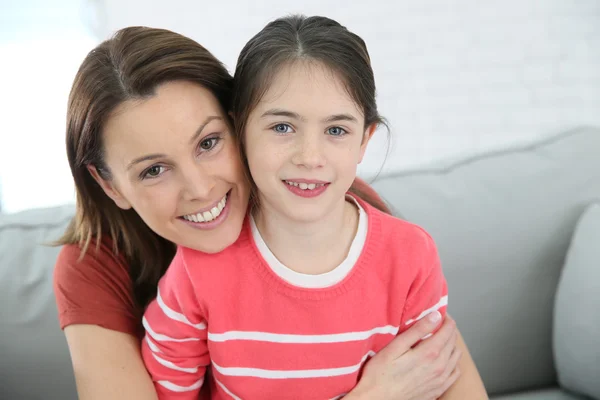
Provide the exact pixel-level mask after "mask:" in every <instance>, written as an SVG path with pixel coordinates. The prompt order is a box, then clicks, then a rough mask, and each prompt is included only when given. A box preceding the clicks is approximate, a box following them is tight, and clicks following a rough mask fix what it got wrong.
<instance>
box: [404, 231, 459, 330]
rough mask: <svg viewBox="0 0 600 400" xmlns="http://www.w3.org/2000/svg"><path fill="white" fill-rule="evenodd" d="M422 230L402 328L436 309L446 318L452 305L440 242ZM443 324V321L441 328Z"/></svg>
mask: <svg viewBox="0 0 600 400" xmlns="http://www.w3.org/2000/svg"><path fill="white" fill-rule="evenodd" d="M418 233H419V235H418V239H417V240H416V241H415V246H416V248H415V250H414V254H415V256H414V259H415V263H414V267H415V268H416V269H415V270H414V274H413V282H412V285H411V287H410V290H409V293H408V297H407V300H406V303H405V306H404V312H403V313H402V322H401V326H400V331H401V332H403V331H405V330H407V329H408V328H410V327H411V326H412V325H413V324H414V323H415V322H417V321H418V320H420V319H421V318H424V317H425V316H427V315H428V314H430V313H432V312H434V311H436V310H437V311H439V312H440V313H441V314H442V319H443V318H445V317H446V309H447V306H448V285H447V283H446V278H445V277H444V274H443V272H442V267H441V263H440V258H439V255H438V252H437V248H436V245H435V243H434V241H433V239H432V238H431V236H429V234H427V233H426V232H425V231H423V230H421V229H420V228H419V229H418ZM440 327H441V324H440V325H439V326H438V329H439V328H440ZM436 331H437V329H436Z"/></svg>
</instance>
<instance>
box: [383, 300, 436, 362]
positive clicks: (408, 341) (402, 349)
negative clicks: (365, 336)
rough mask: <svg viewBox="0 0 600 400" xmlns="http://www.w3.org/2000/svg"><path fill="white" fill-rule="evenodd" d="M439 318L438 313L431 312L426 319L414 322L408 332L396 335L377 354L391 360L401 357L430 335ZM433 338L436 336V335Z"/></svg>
mask: <svg viewBox="0 0 600 400" xmlns="http://www.w3.org/2000/svg"><path fill="white" fill-rule="evenodd" d="M441 318H442V316H441V314H440V313H439V312H438V311H435V312H432V313H431V314H429V315H428V316H427V317H425V318H422V319H421V320H419V321H418V322H416V323H415V324H414V325H413V326H411V327H410V328H409V329H408V330H406V331H405V332H403V333H401V334H400V335H398V336H397V337H396V338H395V339H394V340H393V341H392V342H391V343H389V344H388V345H387V346H386V347H385V348H384V349H383V350H381V351H380V352H379V354H382V353H384V357H390V358H392V359H396V358H399V357H401V356H402V355H403V354H404V353H406V352H407V351H409V350H410V349H411V348H412V347H413V346H414V345H415V344H417V343H418V342H419V341H420V340H422V339H423V338H424V337H425V336H427V335H429V334H431V333H432V332H433V331H434V330H435V328H437V326H438V325H439V324H440V320H441ZM434 336H437V334H436V335H434Z"/></svg>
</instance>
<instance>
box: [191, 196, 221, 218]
mask: <svg viewBox="0 0 600 400" xmlns="http://www.w3.org/2000/svg"><path fill="white" fill-rule="evenodd" d="M226 203H227V195H225V196H223V198H222V199H221V201H219V203H218V204H217V205H216V206H215V207H213V208H211V209H210V211H204V212H201V213H197V214H189V215H184V216H183V219H185V220H187V221H191V222H210V221H212V220H213V219H215V218H217V217H218V216H219V215H221V212H222V211H223V209H224V208H225V204H226Z"/></svg>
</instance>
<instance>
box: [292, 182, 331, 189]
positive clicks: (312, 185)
mask: <svg viewBox="0 0 600 400" xmlns="http://www.w3.org/2000/svg"><path fill="white" fill-rule="evenodd" d="M286 183H287V184H288V185H290V186H296V187H298V188H300V189H302V190H307V189H308V190H313V189H314V188H317V187H321V186H323V185H324V183H304V182H302V183H298V182H291V181H286Z"/></svg>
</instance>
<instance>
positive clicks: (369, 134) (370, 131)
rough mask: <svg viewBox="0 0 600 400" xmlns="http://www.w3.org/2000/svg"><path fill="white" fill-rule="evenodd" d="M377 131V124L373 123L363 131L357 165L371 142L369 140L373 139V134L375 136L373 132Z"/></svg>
mask: <svg viewBox="0 0 600 400" xmlns="http://www.w3.org/2000/svg"><path fill="white" fill-rule="evenodd" d="M376 130H377V124H376V123H373V124H371V125H369V126H368V127H367V129H365V133H364V135H363V140H362V143H361V144H360V156H359V158H358V163H359V164H360V163H361V162H362V160H363V158H364V156H365V152H366V151H367V145H368V144H369V141H370V140H371V138H372V137H373V134H375V131H376Z"/></svg>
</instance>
